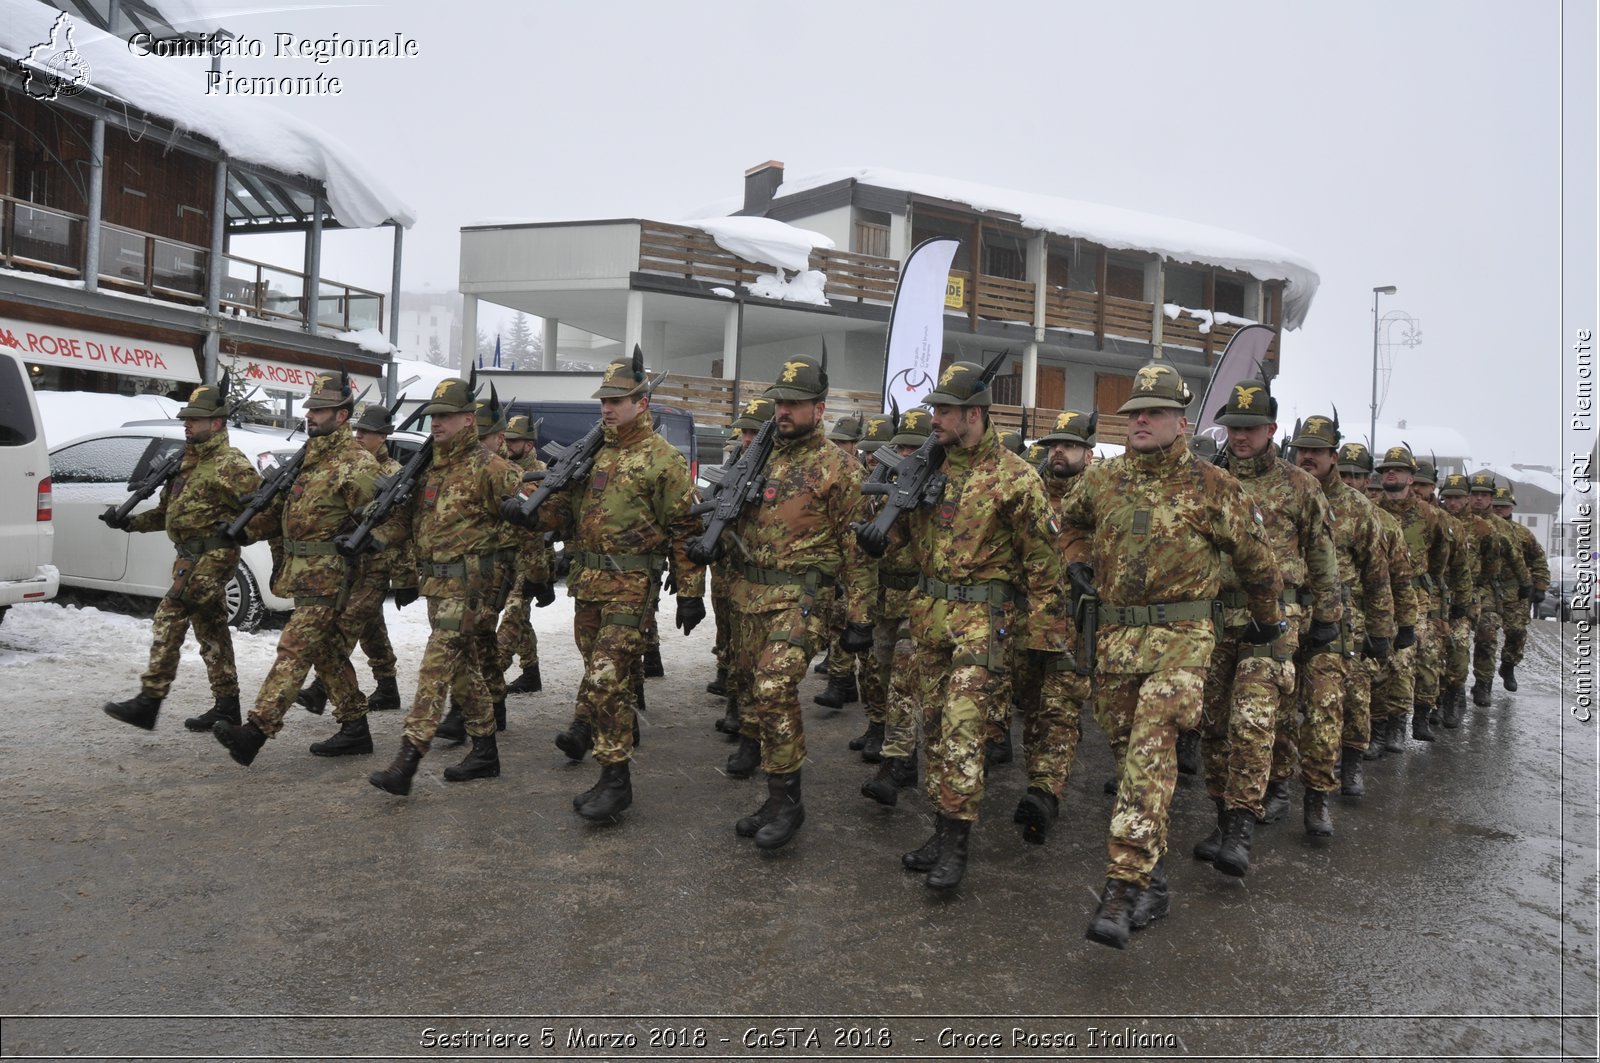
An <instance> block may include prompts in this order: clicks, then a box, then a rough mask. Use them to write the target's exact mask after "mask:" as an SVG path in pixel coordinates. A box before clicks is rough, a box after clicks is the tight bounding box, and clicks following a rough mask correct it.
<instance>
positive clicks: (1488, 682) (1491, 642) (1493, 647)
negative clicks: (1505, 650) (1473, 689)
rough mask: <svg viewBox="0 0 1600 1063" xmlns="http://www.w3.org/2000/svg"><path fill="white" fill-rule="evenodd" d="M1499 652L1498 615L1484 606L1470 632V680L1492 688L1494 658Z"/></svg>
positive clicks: (1496, 611)
mask: <svg viewBox="0 0 1600 1063" xmlns="http://www.w3.org/2000/svg"><path fill="white" fill-rule="evenodd" d="M1499 651H1500V613H1499V611H1498V608H1493V609H1492V608H1490V607H1489V605H1487V604H1485V605H1484V607H1483V610H1482V611H1481V612H1480V613H1479V614H1478V623H1477V624H1476V625H1475V626H1474V628H1473V631H1472V678H1473V679H1474V680H1476V681H1477V682H1478V683H1481V684H1483V685H1484V686H1486V687H1492V686H1494V666H1495V658H1496V656H1498V654H1499Z"/></svg>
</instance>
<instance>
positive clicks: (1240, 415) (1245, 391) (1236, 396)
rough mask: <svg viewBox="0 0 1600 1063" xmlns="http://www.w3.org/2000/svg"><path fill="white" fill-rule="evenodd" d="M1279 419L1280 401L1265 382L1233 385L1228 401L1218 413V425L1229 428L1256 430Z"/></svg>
mask: <svg viewBox="0 0 1600 1063" xmlns="http://www.w3.org/2000/svg"><path fill="white" fill-rule="evenodd" d="M1277 419H1278V400H1277V399H1275V398H1273V397H1272V391H1271V390H1270V389H1269V388H1268V386H1267V382H1266V381H1265V380H1246V381H1243V382H1242V383H1238V384H1235V385H1233V392H1232V394H1230V395H1229V396H1228V401H1227V402H1225V403H1223V404H1222V409H1220V410H1218V411H1217V423H1218V424H1220V425H1227V426H1228V427H1229V428H1255V427H1257V426H1259V425H1264V424H1272V423H1274V422H1275V421H1277Z"/></svg>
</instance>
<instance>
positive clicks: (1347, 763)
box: [1339, 746, 1367, 797]
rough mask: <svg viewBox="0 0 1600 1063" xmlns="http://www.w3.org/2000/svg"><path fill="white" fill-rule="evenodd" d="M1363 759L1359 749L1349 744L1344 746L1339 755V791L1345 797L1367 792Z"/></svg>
mask: <svg viewBox="0 0 1600 1063" xmlns="http://www.w3.org/2000/svg"><path fill="white" fill-rule="evenodd" d="M1363 759H1364V758H1363V757H1362V754H1361V750H1359V749H1353V748H1351V747H1350V746H1345V747H1344V751H1343V752H1342V753H1340V755H1339V764H1340V767H1339V792H1340V793H1341V794H1344V796H1346V797H1360V796H1361V795H1362V794H1364V793H1366V792H1367V781H1366V775H1365V769H1364V768H1363V767H1362V765H1361V761H1362V760H1363Z"/></svg>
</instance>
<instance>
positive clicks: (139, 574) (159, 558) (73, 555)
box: [50, 421, 305, 631]
mask: <svg viewBox="0 0 1600 1063" xmlns="http://www.w3.org/2000/svg"><path fill="white" fill-rule="evenodd" d="M228 440H229V442H231V443H232V444H233V446H234V448H235V449H237V450H238V451H239V452H240V453H242V454H244V456H245V457H247V458H249V459H250V464H251V465H253V466H255V467H256V469H257V470H261V471H264V470H266V469H269V468H271V467H272V466H273V465H274V464H276V463H277V462H279V461H280V460H283V457H284V456H286V455H288V454H292V453H293V452H294V451H296V450H298V449H299V448H300V445H301V444H302V443H303V442H305V436H303V435H300V434H298V433H297V434H296V435H295V436H294V437H293V438H286V434H285V433H284V432H282V431H267V430H262V429H259V428H253V427H248V426H247V427H235V426H232V425H230V426H229V428H228ZM183 446H184V442H183V423H182V422H181V421H146V422H140V421H133V422H129V423H128V424H125V425H123V426H122V427H121V428H107V429H102V430H100V431H97V432H90V433H88V434H87V435H84V436H80V437H79V438H77V439H74V440H73V441H72V442H70V443H64V444H62V445H61V446H58V447H56V448H54V449H53V450H51V451H50V469H51V475H52V477H53V481H54V495H55V500H54V502H55V529H56V541H55V560H56V567H57V568H58V569H60V572H61V582H62V583H63V584H65V585H66V586H69V587H83V588H87V589H89V590H98V591H110V592H114V593H118V594H128V595H133V596H136V597H147V598H160V597H161V596H162V595H164V594H166V593H167V590H168V589H169V588H170V587H171V586H172V562H173V559H174V558H175V557H176V556H177V551H176V549H175V548H174V547H173V544H172V540H171V539H169V538H167V537H166V535H165V534H163V533H161V532H141V533H137V534H130V533H128V532H121V531H115V530H113V529H111V528H108V527H106V525H105V524H104V523H102V522H101V521H100V519H99V518H100V514H102V513H104V512H105V510H106V507H107V506H115V505H120V504H121V503H122V502H124V501H125V500H126V499H127V498H128V496H129V495H131V494H132V493H133V490H132V487H131V486H130V484H131V483H136V482H137V481H139V480H141V479H143V478H144V475H145V472H146V470H148V469H149V467H150V464H151V462H152V461H154V460H155V459H156V458H157V457H159V456H161V455H163V454H168V453H173V452H176V451H180V450H182V449H183ZM159 497H160V496H159V495H151V496H150V497H149V498H148V499H146V500H145V501H144V502H141V503H140V504H139V506H138V507H137V508H136V509H135V510H134V512H135V513H140V512H143V511H145V510H147V509H154V508H155V506H156V503H157V501H158V499H159ZM271 577H272V551H271V550H270V548H269V547H268V546H267V544H266V543H264V542H262V543H251V544H250V545H249V546H246V547H245V548H244V549H243V550H241V551H240V553H239V568H238V570H237V571H236V572H235V573H234V578H233V579H232V580H230V581H229V582H228V587H227V600H228V613H229V620H230V622H231V623H232V624H233V625H234V626H235V627H238V628H240V629H242V630H245V631H253V630H254V629H255V628H256V627H258V626H259V625H260V624H261V621H262V620H263V619H265V617H266V615H267V613H268V612H269V611H271V612H289V611H291V610H292V609H293V608H294V602H293V601H292V600H290V599H288V598H280V597H278V596H277V595H275V594H273V593H272V588H271V582H272V578H271Z"/></svg>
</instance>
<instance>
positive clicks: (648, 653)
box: [644, 646, 667, 679]
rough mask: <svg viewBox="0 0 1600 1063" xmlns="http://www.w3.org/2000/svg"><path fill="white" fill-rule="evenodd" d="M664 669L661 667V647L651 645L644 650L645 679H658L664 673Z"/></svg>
mask: <svg viewBox="0 0 1600 1063" xmlns="http://www.w3.org/2000/svg"><path fill="white" fill-rule="evenodd" d="M666 674H667V672H666V669H664V668H662V667H661V647H660V646H652V647H650V648H649V649H648V650H645V651H644V677H645V678H646V679H660V678H661V677H662V676H664V675H666Z"/></svg>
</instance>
